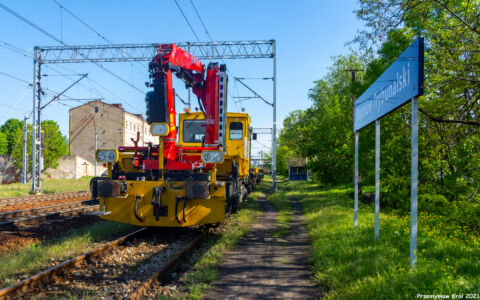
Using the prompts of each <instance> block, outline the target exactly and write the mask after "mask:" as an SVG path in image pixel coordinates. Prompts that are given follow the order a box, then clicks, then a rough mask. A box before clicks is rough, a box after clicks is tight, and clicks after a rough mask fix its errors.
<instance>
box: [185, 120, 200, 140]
mask: <svg viewBox="0 0 480 300" xmlns="http://www.w3.org/2000/svg"><path fill="white" fill-rule="evenodd" d="M204 124H205V120H184V121H183V142H184V143H203V137H204V136H205V126H203V125H204Z"/></svg>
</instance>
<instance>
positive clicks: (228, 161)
mask: <svg viewBox="0 0 480 300" xmlns="http://www.w3.org/2000/svg"><path fill="white" fill-rule="evenodd" d="M149 72H150V82H148V83H147V86H149V87H152V88H153V91H150V92H148V93H147V95H146V98H145V101H146V106H147V109H146V117H147V122H148V124H150V132H151V134H152V135H153V136H158V144H153V143H149V144H148V145H146V146H145V145H143V146H139V145H138V140H139V138H138V137H139V134H140V133H137V140H135V141H134V146H121V147H119V148H118V149H99V150H97V152H96V154H95V156H96V160H97V161H98V162H101V163H104V165H105V166H106V167H107V175H106V176H105V177H95V178H93V179H92V181H91V184H90V189H91V192H92V196H93V198H97V199H98V200H99V212H97V214H98V215H99V216H100V217H101V218H102V219H105V220H111V221H116V222H123V223H129V224H133V225H137V226H159V227H184V226H195V225H202V224H217V223H220V222H223V221H224V219H225V216H226V215H228V214H229V213H235V212H236V211H237V210H238V205H239V203H240V202H241V201H242V200H245V199H246V197H247V193H248V192H249V191H250V190H251V189H252V187H253V184H254V182H255V180H254V179H253V178H252V177H251V173H250V172H249V171H250V151H251V138H252V129H251V126H250V122H251V120H250V117H249V115H248V114H246V113H232V112H227V88H228V74H227V70H226V66H225V65H219V64H218V63H209V64H208V66H207V67H206V68H205V66H204V65H203V64H202V63H201V61H200V60H198V59H197V58H196V57H194V56H193V55H191V54H190V53H188V52H186V51H184V50H183V49H181V48H179V47H177V46H176V45H175V44H160V45H158V52H157V55H156V56H155V57H154V58H153V59H152V61H151V62H150V64H149ZM173 74H175V75H176V76H177V77H178V78H180V79H182V80H183V81H184V82H185V86H186V87H187V88H192V91H193V93H194V94H195V95H196V96H197V98H198V104H199V108H200V110H201V111H197V112H190V110H188V109H187V110H186V112H185V113H181V114H179V124H178V127H177V124H176V116H177V113H176V111H175V91H174V89H173V87H172V76H173ZM177 134H179V136H178V137H177ZM132 140H133V139H132Z"/></svg>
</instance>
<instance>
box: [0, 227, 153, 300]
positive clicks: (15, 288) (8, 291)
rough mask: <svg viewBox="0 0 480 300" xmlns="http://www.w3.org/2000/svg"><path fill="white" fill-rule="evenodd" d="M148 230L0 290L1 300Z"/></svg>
mask: <svg viewBox="0 0 480 300" xmlns="http://www.w3.org/2000/svg"><path fill="white" fill-rule="evenodd" d="M146 229H147V228H146V227H144V228H141V229H139V230H137V231H134V232H131V233H129V234H127V235H125V236H123V237H121V238H118V239H116V240H114V241H111V242H109V243H108V244H106V245H104V246H102V247H99V248H97V249H94V250H91V251H88V252H86V253H84V254H82V255H80V256H77V257H75V258H72V259H70V260H67V261H65V262H63V263H61V264H59V265H57V266H55V267H52V268H50V269H48V270H46V271H43V272H40V273H37V274H35V275H33V276H31V277H28V278H26V279H24V280H22V281H20V282H17V283H15V284H13V285H11V286H9V287H6V288H4V289H2V290H0V299H10V298H12V297H16V296H19V294H21V293H26V292H28V291H29V290H30V288H32V287H35V286H36V285H37V284H40V283H41V282H42V281H47V282H49V281H51V280H55V277H56V275H57V274H58V273H59V272H60V271H63V270H65V269H67V268H69V267H71V266H72V265H77V264H79V263H80V262H82V261H85V260H86V259H89V258H91V257H94V256H96V255H98V254H99V253H101V252H103V251H105V250H107V249H109V248H111V247H113V246H116V245H118V244H120V243H122V242H124V241H126V240H127V239H130V238H132V237H133V236H136V235H138V234H139V233H141V232H143V231H145V230H146Z"/></svg>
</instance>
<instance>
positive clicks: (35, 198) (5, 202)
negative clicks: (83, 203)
mask: <svg viewBox="0 0 480 300" xmlns="http://www.w3.org/2000/svg"><path fill="white" fill-rule="evenodd" d="M72 198H75V199H80V198H81V199H80V200H88V199H90V198H91V194H90V192H89V191H78V192H63V193H56V194H44V195H29V196H20V197H11V198H2V199H0V207H3V206H10V205H15V204H23V203H28V202H35V203H40V202H45V201H53V200H63V199H72Z"/></svg>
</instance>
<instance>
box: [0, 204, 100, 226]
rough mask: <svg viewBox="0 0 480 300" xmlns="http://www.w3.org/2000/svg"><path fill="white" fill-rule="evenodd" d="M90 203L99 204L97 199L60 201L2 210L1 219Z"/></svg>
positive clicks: (33, 214)
mask: <svg viewBox="0 0 480 300" xmlns="http://www.w3.org/2000/svg"><path fill="white" fill-rule="evenodd" d="M90 204H98V203H96V201H95V200H82V201H75V202H68V203H60V204H55V205H48V206H40V207H34V208H28V209H19V210H11V211H6V212H0V221H4V220H8V219H12V218H19V217H28V216H35V215H38V214H42V213H47V212H51V211H58V210H62V209H68V208H74V207H79V206H87V205H90Z"/></svg>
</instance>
